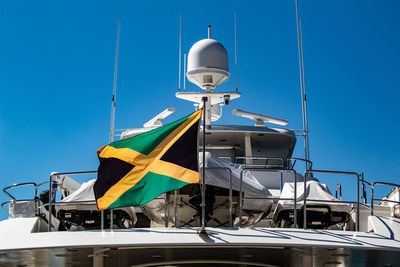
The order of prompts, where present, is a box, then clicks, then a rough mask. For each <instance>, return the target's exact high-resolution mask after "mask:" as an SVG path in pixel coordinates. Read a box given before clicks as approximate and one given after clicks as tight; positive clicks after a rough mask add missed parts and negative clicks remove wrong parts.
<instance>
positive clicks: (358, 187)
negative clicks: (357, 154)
mask: <svg viewBox="0 0 400 267" xmlns="http://www.w3.org/2000/svg"><path fill="white" fill-rule="evenodd" d="M356 230H357V232H359V231H360V176H359V174H357V222H356Z"/></svg>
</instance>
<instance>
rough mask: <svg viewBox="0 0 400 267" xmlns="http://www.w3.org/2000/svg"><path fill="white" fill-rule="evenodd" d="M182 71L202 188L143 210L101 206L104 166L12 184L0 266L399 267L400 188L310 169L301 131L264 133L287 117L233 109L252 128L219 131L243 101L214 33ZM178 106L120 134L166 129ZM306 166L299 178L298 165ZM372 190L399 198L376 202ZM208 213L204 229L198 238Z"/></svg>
mask: <svg viewBox="0 0 400 267" xmlns="http://www.w3.org/2000/svg"><path fill="white" fill-rule="evenodd" d="M186 75H187V77H188V79H189V81H191V82H193V83H194V84H196V85H198V86H199V87H200V88H201V89H203V90H204V91H201V92H178V93H177V94H176V97H177V98H180V99H184V100H187V101H191V102H194V103H195V104H196V106H197V108H201V107H203V108H204V110H205V114H206V116H205V118H206V119H205V124H204V125H205V126H204V127H202V128H201V129H200V132H201V133H202V134H204V135H203V136H204V137H203V138H200V140H199V159H200V167H201V168H204V169H205V175H204V176H203V177H202V182H204V184H205V185H206V186H205V187H201V186H199V185H197V184H194V185H188V186H186V187H184V188H182V189H180V190H176V191H172V192H168V193H165V194H163V195H160V196H159V197H158V198H156V199H154V200H152V201H150V202H148V203H146V204H145V205H142V206H140V207H126V208H119V209H114V210H112V211H105V212H99V211H97V208H96V203H95V200H94V194H93V184H94V179H95V178H96V171H82V172H69V173H52V174H51V175H50V179H49V180H48V181H44V182H43V183H41V184H36V183H33V182H27V183H22V184H15V185H12V186H9V187H6V188H4V190H3V191H4V193H6V194H7V195H8V196H9V197H10V201H7V202H5V203H2V207H3V208H4V210H5V211H6V212H7V213H8V214H9V219H7V220H4V221H1V222H0V237H1V239H0V266H111V265H117V266H204V265H206V264H207V265H212V266H399V263H400V213H399V210H400V208H399V207H400V202H399V194H400V193H399V192H400V191H399V190H400V189H399V188H400V185H397V184H391V183H384V182H374V181H367V180H365V179H364V177H363V175H362V174H360V173H357V172H343V171H336V170H314V169H313V168H312V162H310V161H309V160H308V159H301V158H293V151H294V147H295V144H296V141H297V136H296V132H295V131H294V130H290V129H283V128H273V127H266V126H264V123H265V122H270V123H275V124H279V125H286V124H287V121H286V120H283V119H279V118H273V117H270V116H266V115H262V114H255V113H252V112H247V111H242V110H237V109H236V110H234V112H233V113H234V114H235V115H239V116H244V117H247V118H249V119H251V120H253V121H254V124H253V123H252V124H251V125H218V124H216V123H215V122H216V121H218V119H219V118H220V117H221V116H222V110H223V106H224V105H228V104H231V102H233V100H235V99H236V98H239V97H240V96H241V94H240V93H239V92H237V91H235V92H218V91H216V90H215V89H216V87H217V86H218V85H220V84H221V83H223V82H224V81H226V80H227V79H228V78H229V76H230V73H229V67H228V54H227V52H226V49H225V48H224V46H223V45H222V44H221V43H219V42H218V41H216V40H213V39H211V33H210V29H209V36H208V38H207V39H203V40H200V41H199V42H197V43H196V44H194V46H193V47H192V49H191V50H190V52H189V56H188V70H187V73H186ZM173 111H175V109H174V108H168V109H167V110H166V111H165V112H162V113H160V114H159V115H158V116H156V117H155V118H153V119H152V120H150V121H149V122H147V123H145V124H144V127H143V128H137V129H128V130H125V131H123V132H122V133H121V138H122V139H124V138H129V137H132V136H135V135H138V134H141V133H143V132H146V131H149V130H151V129H154V128H157V127H160V126H161V125H162V119H163V118H165V116H167V115H168V113H170V112H173ZM304 162H305V163H306V166H307V168H306V170H305V172H302V173H300V172H299V171H297V168H296V166H298V165H299V164H300V163H304ZM296 164H297V165H296ZM330 174H341V175H348V176H349V177H352V178H353V179H355V181H356V182H357V190H356V192H355V194H357V198H356V199H355V201H352V202H351V201H341V200H340V197H338V196H337V195H336V196H333V194H332V193H331V192H330V190H329V189H328V188H327V186H326V185H324V184H323V183H321V182H320V181H322V177H323V176H324V175H330ZM79 175H86V176H87V177H90V178H91V179H89V178H88V179H87V181H86V182H85V183H82V184H80V183H78V182H77V181H76V180H75V179H74V177H75V176H79ZM320 179H321V180H320ZM376 185H384V186H390V187H392V188H393V191H392V193H391V194H390V195H389V196H388V197H387V198H386V199H380V200H378V199H376V198H375V197H374V187H375V186H376ZM25 186H31V187H32V188H33V193H32V196H30V197H27V198H26V199H16V198H15V197H14V196H13V194H12V192H11V190H16V189H18V188H20V187H25ZM363 186H364V187H365V186H369V187H371V188H372V196H371V198H370V203H367V201H366V198H365V197H364V198H362V197H363V196H364V195H363V192H364V191H363V190H362V189H360V188H364V187H363ZM203 189H204V191H202V190H203ZM336 189H337V190H338V189H339V188H336ZM377 201H379V202H378V204H374V203H376V202H377ZM202 218H204V222H205V225H203V226H205V232H206V234H201V235H200V234H199V229H200V227H201V226H202Z"/></svg>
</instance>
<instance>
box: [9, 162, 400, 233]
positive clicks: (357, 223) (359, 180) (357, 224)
mask: <svg viewBox="0 0 400 267" xmlns="http://www.w3.org/2000/svg"><path fill="white" fill-rule="evenodd" d="M242 158H243V159H245V158H246V157H242ZM253 159H254V158H253ZM261 159H262V160H264V159H267V158H261ZM268 159H271V160H282V161H281V162H282V164H283V165H282V166H284V162H285V161H284V160H283V159H280V158H268ZM289 160H302V159H297V158H294V159H288V161H289ZM287 166H288V165H287ZM293 166H294V164H293V165H292V167H293ZM284 167H285V166H284ZM284 167H283V168H281V169H267V168H265V167H264V168H256V167H244V168H243V169H242V170H241V172H240V185H239V227H240V226H241V225H242V222H243V221H242V216H243V204H244V200H245V199H255V198H251V197H246V196H245V195H244V193H243V172H244V171H246V170H249V171H261V172H270V173H280V175H281V180H282V177H283V174H284V173H292V174H293V175H294V179H293V181H294V196H293V198H280V197H262V198H259V199H267V200H273V201H279V200H290V201H293V213H294V227H298V221H297V220H298V218H297V213H298V211H297V189H298V188H297V172H296V171H295V170H294V169H285V168H284ZM206 170H210V171H212V170H214V171H216V170H220V171H224V172H228V174H229V196H228V197H229V225H230V226H233V221H232V214H233V204H232V198H233V197H232V194H233V193H232V191H233V189H232V171H231V169H229V168H223V167H209V168H206ZM95 173H97V171H84V172H64V173H53V174H52V175H51V176H50V179H49V181H46V182H43V183H40V184H36V183H33V182H28V183H20V184H13V185H11V186H8V187H5V188H4V189H3V192H4V193H5V194H7V195H8V196H9V197H10V198H11V200H10V201H7V202H3V203H2V204H1V207H2V208H3V209H4V210H5V211H6V212H7V213H9V214H10V210H9V209H7V208H6V205H7V204H8V205H9V204H10V203H16V202H23V201H35V205H36V206H35V207H36V214H39V209H41V208H43V207H47V206H48V214H49V215H48V221H49V224H48V231H51V230H52V229H51V228H52V224H51V221H52V216H54V215H53V214H52V209H54V208H55V206H56V205H71V204H95V202H94V201H89V202H90V203H89V202H88V203H85V202H82V201H78V202H65V203H55V199H53V196H54V195H53V190H54V188H53V182H54V177H56V176H60V175H81V174H95ZM312 173H324V174H339V175H351V176H355V177H356V179H357V198H356V201H342V200H341V199H342V186H341V185H340V184H337V186H336V198H338V190H339V194H340V195H339V200H337V201H334V200H318V199H307V196H306V191H307V177H308V176H309V175H311V174H312ZM206 177H207V176H206ZM360 177H361V178H360ZM206 179H207V178H206ZM47 183H49V203H48V204H44V205H41V206H38V204H39V200H38V196H37V193H38V187H40V186H42V185H44V184H47ZM360 184H361V185H363V186H364V185H368V186H369V187H370V188H371V207H370V209H371V215H373V214H374V202H375V201H381V202H385V201H386V202H392V203H396V204H400V202H399V201H394V200H389V199H376V198H375V195H374V194H375V187H376V186H377V185H384V186H392V187H395V188H400V185H399V184H394V183H386V182H374V183H369V182H368V181H365V180H364V179H363V174H358V173H355V172H346V171H331V170H311V169H310V170H307V171H305V173H304V200H303V207H302V208H303V228H304V229H306V228H307V203H308V202H325V203H346V204H355V212H356V218H355V228H356V231H359V228H360V205H363V206H367V205H365V203H363V204H361V203H360ZM29 185H30V186H34V198H33V199H23V200H17V199H16V197H15V196H14V195H12V194H11V193H10V192H9V189H11V188H16V187H22V186H29ZM364 191H365V187H363V192H364ZM363 194H365V193H363ZM177 196H178V194H177V191H175V192H174V197H175V201H174V226H175V227H177V221H178V218H177V209H178V205H177V203H178V201H177ZM165 202H166V204H167V198H166V196H165ZM165 219H166V220H165V222H166V227H168V210H167V206H166V208H165ZM112 225H113V216H110V226H111V227H112ZM101 229H102V230H104V212H103V211H101Z"/></svg>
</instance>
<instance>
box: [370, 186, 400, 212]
mask: <svg viewBox="0 0 400 267" xmlns="http://www.w3.org/2000/svg"><path fill="white" fill-rule="evenodd" d="M375 185H386V186H393V187H396V188H400V184H394V183H386V182H373V183H372V185H371V215H374V201H384V202H391V203H397V204H400V201H395V200H389V199H375V198H374V193H375Z"/></svg>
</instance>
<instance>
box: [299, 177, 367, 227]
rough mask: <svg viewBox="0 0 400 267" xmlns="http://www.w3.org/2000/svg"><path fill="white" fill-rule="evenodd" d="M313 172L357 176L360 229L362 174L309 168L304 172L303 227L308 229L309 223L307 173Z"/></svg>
mask: <svg viewBox="0 0 400 267" xmlns="http://www.w3.org/2000/svg"><path fill="white" fill-rule="evenodd" d="M311 173H326V174H344V175H353V176H356V177H357V202H356V203H357V210H356V230H357V231H359V230H360V176H361V175H360V174H358V173H355V172H344V171H328V170H308V171H306V172H304V204H303V210H304V211H303V214H304V216H303V228H304V229H306V228H307V226H306V223H307V195H306V192H307V191H306V189H307V179H306V178H307V175H308V174H311Z"/></svg>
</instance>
